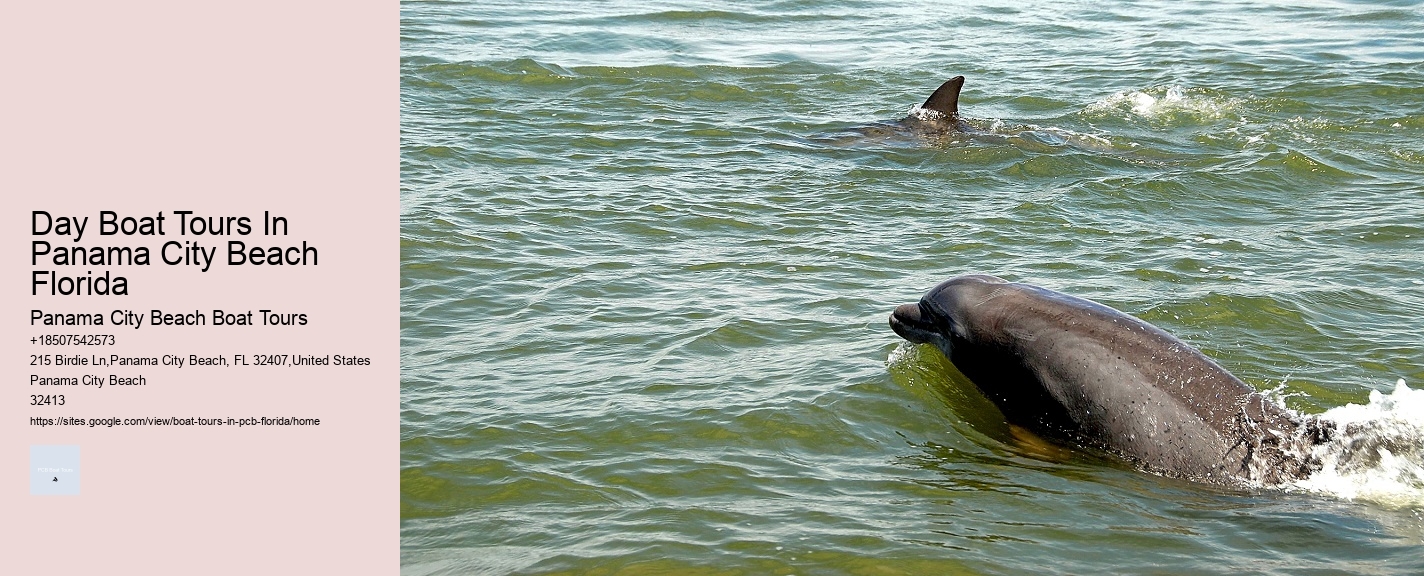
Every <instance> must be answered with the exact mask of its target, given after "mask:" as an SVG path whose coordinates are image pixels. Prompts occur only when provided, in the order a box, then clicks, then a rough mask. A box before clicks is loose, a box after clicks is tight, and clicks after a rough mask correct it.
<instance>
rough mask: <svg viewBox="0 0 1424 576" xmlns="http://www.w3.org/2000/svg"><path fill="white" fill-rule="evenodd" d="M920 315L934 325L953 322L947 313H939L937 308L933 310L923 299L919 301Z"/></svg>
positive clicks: (946, 324) (945, 324) (947, 324)
mask: <svg viewBox="0 0 1424 576" xmlns="http://www.w3.org/2000/svg"><path fill="white" fill-rule="evenodd" d="M920 316H921V317H922V318H924V319H925V320H927V321H929V322H930V323H931V324H935V325H944V326H949V325H951V324H953V322H952V321H950V319H949V316H948V315H946V314H941V313H940V312H939V310H935V307H934V306H931V305H930V303H928V302H925V301H920Z"/></svg>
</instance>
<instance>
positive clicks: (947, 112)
mask: <svg viewBox="0 0 1424 576" xmlns="http://www.w3.org/2000/svg"><path fill="white" fill-rule="evenodd" d="M963 88H964V77H963V76H955V77H953V78H950V79H949V80H946V81H945V82H944V84H940V85H939V88H936V89H935V91H934V92H933V93H931V94H930V97H929V98H926V99H925V103H924V104H921V105H920V107H919V108H915V109H914V110H911V111H910V115H909V116H906V117H905V118H904V119H902V120H900V124H901V125H903V126H906V127H908V128H910V129H911V130H915V131H922V132H950V131H957V132H965V131H967V130H966V129H967V128H968V126H967V125H965V124H964V123H963V122H961V121H960V119H959V91H960V90H961V89H963Z"/></svg>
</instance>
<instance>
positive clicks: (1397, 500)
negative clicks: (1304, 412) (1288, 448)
mask: <svg viewBox="0 0 1424 576" xmlns="http://www.w3.org/2000/svg"><path fill="white" fill-rule="evenodd" d="M1320 419H1321V420H1322V421H1327V422H1333V423H1334V424H1335V427H1336V435H1335V437H1334V438H1332V439H1331V440H1330V441H1328V442H1325V443H1323V444H1320V445H1318V446H1315V447H1314V448H1312V455H1313V456H1315V457H1316V458H1318V459H1319V461H1320V462H1321V464H1322V465H1323V466H1322V468H1321V470H1320V471H1319V472H1316V473H1315V474H1312V475H1310V476H1309V477H1307V478H1305V479H1302V480H1299V481H1296V482H1295V484H1294V486H1295V487H1296V488H1298V489H1302V490H1308V491H1312V492H1318V493H1323V494H1330V495H1333V496H1337V497H1341V498H1346V499H1350V500H1355V499H1359V500H1369V501H1373V502H1377V503H1380V504H1383V505H1386V506H1391V507H1400V508H1406V507H1413V508H1417V507H1424V390H1413V389H1410V388H1409V386H1406V385H1405V384H1404V379H1402V378H1401V379H1400V380H1399V382H1397V383H1396V384H1395V386H1394V391H1393V392H1391V393H1389V394H1383V393H1381V392H1380V391H1378V390H1375V391H1371V392H1370V402H1369V404H1365V405H1358V404H1347V405H1345V406H1341V407H1338V408H1333V409H1331V410H1328V411H1326V412H1325V413H1324V414H1321V415H1320Z"/></svg>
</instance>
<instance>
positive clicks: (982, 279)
mask: <svg viewBox="0 0 1424 576" xmlns="http://www.w3.org/2000/svg"><path fill="white" fill-rule="evenodd" d="M890 328H891V329H893V330H894V331H895V333H896V334H899V335H900V336H901V337H903V338H905V339H906V340H909V341H910V342H913V343H917V344H923V343H929V344H933V345H934V346H935V347H936V348H939V350H940V351H942V352H943V353H944V355H945V356H946V357H947V358H948V359H949V360H950V362H951V363H953V364H954V365H955V367H956V368H958V369H959V371H960V372H962V373H963V374H964V375H965V376H967V377H968V378H969V380H970V381H972V382H973V383H974V385H975V387H977V388H978V389H979V390H980V391H981V392H983V393H984V395H985V396H987V397H988V398H989V400H991V401H992V402H993V403H994V405H995V406H997V407H998V408H999V410H1000V411H1002V412H1003V414H1004V417H1005V419H1007V420H1008V421H1009V422H1011V423H1014V424H1018V425H1020V426H1023V427H1025V428H1028V429H1030V430H1032V431H1033V432H1035V433H1038V434H1040V435H1042V436H1044V437H1046V438H1050V439H1054V440H1057V441H1060V442H1065V443H1069V444H1076V445H1078V446H1080V447H1085V448H1089V449H1096V450H1100V451H1105V452H1108V453H1110V454H1114V455H1117V456H1119V457H1121V458H1124V459H1126V460H1128V461H1129V462H1131V463H1133V464H1135V465H1137V466H1138V467H1139V468H1141V469H1145V470H1147V471H1150V472H1154V473H1157V474H1161V475H1165V476H1172V477H1180V478H1186V479H1190V480H1194V481H1199V482H1207V483H1213V484H1222V485H1237V486H1273V485H1279V484H1283V483H1286V482H1290V481H1293V480H1296V479H1300V478H1304V477H1306V476H1309V475H1310V474H1311V473H1313V472H1315V471H1317V470H1319V469H1320V467H1321V464H1320V462H1319V461H1318V460H1316V459H1314V458H1312V457H1311V456H1309V454H1310V451H1309V450H1308V448H1309V446H1312V445H1314V444H1319V443H1322V442H1325V441H1327V440H1329V438H1330V436H1331V434H1332V432H1333V427H1332V426H1330V425H1329V424H1328V423H1322V422H1321V421H1319V420H1317V419H1314V418H1306V417H1302V416H1299V415H1296V414H1295V413H1293V412H1291V411H1289V410H1287V409H1286V408H1284V407H1282V406H1280V405H1278V404H1276V403H1274V402H1272V401H1270V400H1268V399H1267V398H1265V397H1264V396H1262V395H1261V394H1260V393H1258V392H1256V391H1255V390H1254V389H1252V388H1251V387H1250V386H1248V385H1246V384H1245V383H1244V382H1242V381H1241V380H1239V379H1237V378H1236V377H1235V376H1232V375H1231V373H1229V372H1227V371H1226V370H1225V369H1224V368H1222V367H1221V366H1219V365H1217V364H1216V363H1215V362H1212V361H1211V359H1209V358H1207V357H1206V356H1205V355H1203V354H1202V353H1201V352H1199V351H1197V350H1196V349H1195V348H1193V347H1191V346H1190V345H1188V344H1187V343H1185V342H1183V341H1181V340H1178V339H1177V338H1175V337H1173V336H1172V335H1171V334H1168V333H1167V332H1165V331H1163V330H1162V329H1160V328H1157V327H1156V326H1153V325H1151V324H1148V323H1147V322H1144V321H1142V320H1139V319H1137V318H1134V317H1132V316H1129V315H1127V314H1124V313H1122V312H1119V311H1117V310H1114V309H1112V308H1109V307H1107V306H1104V305H1102V304H1098V303H1096V302H1092V301H1090V300H1085V299H1082V298H1077V297H1074V296H1069V295H1067V294H1063V293H1061V292H1055V291H1053V290H1049V289H1046V288H1040V287H1038V286H1032V285H1028V284H1019V283H1012V282H1008V281H1005V280H1003V279H1000V278H997V277H994V276H988V275H967V276H959V277H956V278H951V279H950V280H947V281H945V282H943V283H941V284H940V285H938V286H936V287H934V288H933V289H931V290H930V291H929V292H928V293H926V294H925V296H924V297H923V298H921V299H920V301H919V302H917V303H914V304H904V305H901V306H899V307H897V308H895V311H894V313H892V314H891V315H890Z"/></svg>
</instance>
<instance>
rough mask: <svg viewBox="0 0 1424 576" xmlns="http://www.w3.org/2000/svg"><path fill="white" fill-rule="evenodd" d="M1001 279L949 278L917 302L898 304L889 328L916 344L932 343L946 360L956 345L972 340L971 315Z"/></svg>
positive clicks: (984, 277) (980, 276)
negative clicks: (942, 353)
mask: <svg viewBox="0 0 1424 576" xmlns="http://www.w3.org/2000/svg"><path fill="white" fill-rule="evenodd" d="M1005 283H1006V281H1005V280H1003V279H1002V278H997V277H994V276H989V275H984V274H974V275H968V276H959V277H956V278H951V279H949V280H946V281H945V282H942V283H940V285H938V286H935V287H934V288H933V289H931V290H930V291H929V292H927V293H925V296H924V297H923V298H920V301H919V302H916V303H914V304H901V305H900V306H898V307H896V308H895V311H894V312H893V313H891V314H890V329H891V330H894V331H895V333H896V334H899V335H900V337H901V338H904V339H906V340H909V341H911V342H914V343H916V344H934V345H935V347H937V348H939V349H940V351H942V352H944V355H945V356H946V357H948V356H949V355H950V352H951V351H953V350H954V343H955V342H965V341H969V340H972V336H971V333H972V328H973V327H972V326H971V325H970V318H971V314H970V313H971V312H972V311H973V308H975V307H976V306H977V305H978V304H980V303H981V302H983V301H984V300H985V299H986V298H988V297H990V296H991V295H992V294H993V292H994V290H995V289H996V288H997V286H996V285H998V284H1005Z"/></svg>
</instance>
